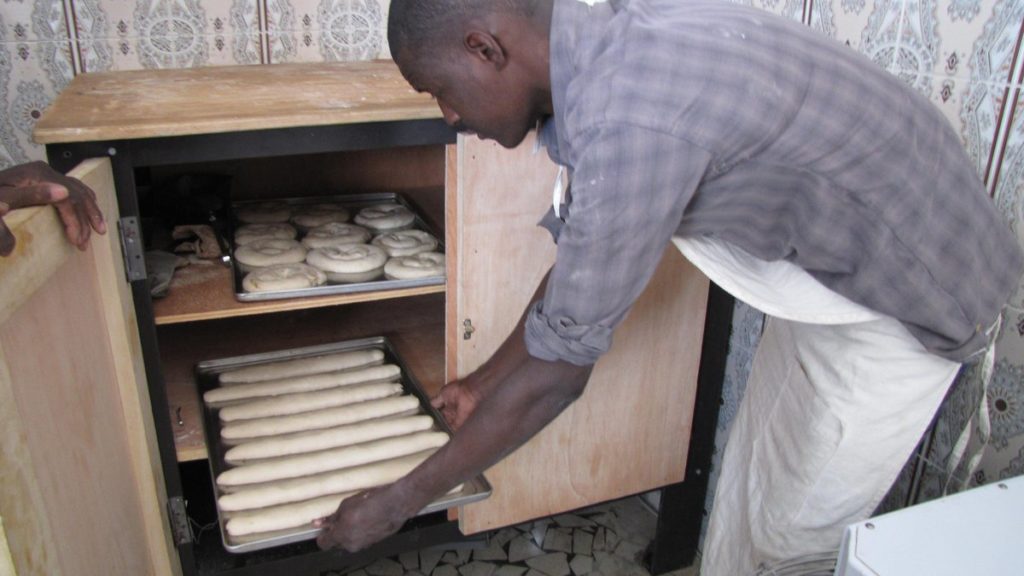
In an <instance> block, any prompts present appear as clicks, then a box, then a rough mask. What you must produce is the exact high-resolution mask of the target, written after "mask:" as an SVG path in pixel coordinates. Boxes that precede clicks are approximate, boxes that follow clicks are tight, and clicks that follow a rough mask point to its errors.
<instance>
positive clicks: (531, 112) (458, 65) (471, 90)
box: [397, 53, 540, 148]
mask: <svg viewBox="0 0 1024 576" xmlns="http://www.w3.org/2000/svg"><path fill="white" fill-rule="evenodd" d="M448 56H449V57H447V58H443V59H442V58H436V59H434V60H433V61H431V62H427V61H426V60H427V59H426V58H418V59H415V58H406V57H402V58H399V59H398V61H397V62H398V66H399V69H400V70H401V71H402V75H403V76H405V79H406V80H408V82H409V84H411V85H412V87H413V88H414V89H415V90H416V91H417V92H426V93H428V94H430V95H431V96H433V97H434V99H435V100H436V101H437V105H438V107H439V108H441V113H442V114H443V115H444V120H445V122H447V123H448V125H449V126H452V127H453V128H455V129H456V130H458V131H460V132H464V133H470V134H476V135H477V136H479V137H480V138H484V139H490V140H495V141H497V142H498V143H499V144H501V145H502V146H504V147H506V148H515V147H516V146H518V145H519V143H520V142H522V141H523V138H525V137H526V134H527V133H528V132H529V131H530V130H531V129H532V128H533V127H534V126H535V125H536V122H537V120H539V119H540V114H539V113H538V112H536V111H535V108H536V107H535V104H534V102H532V101H531V97H530V94H529V93H528V91H527V90H526V89H525V88H524V85H523V83H521V82H516V81H515V79H514V78H513V76H514V75H513V74H511V73H507V72H503V71H498V70H495V69H494V68H493V67H492V66H490V65H489V64H488V63H487V62H482V61H480V60H478V59H474V58H469V57H464V56H463V55H461V54H459V53H456V54H450V55H448Z"/></svg>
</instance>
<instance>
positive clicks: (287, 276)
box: [242, 262, 327, 292]
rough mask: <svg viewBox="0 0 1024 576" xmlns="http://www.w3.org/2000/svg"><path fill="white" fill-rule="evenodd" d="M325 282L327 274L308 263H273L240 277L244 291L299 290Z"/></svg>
mask: <svg viewBox="0 0 1024 576" xmlns="http://www.w3.org/2000/svg"><path fill="white" fill-rule="evenodd" d="M326 282H327V275H326V274H324V273H323V271H321V270H317V269H316V268H314V267H312V266H310V265H309V264H305V263H302V262H299V263H297V264H274V265H273V266H267V267H266V268H260V269H259V270H254V271H252V272H250V273H248V274H246V275H245V278H243V279H242V289H243V290H245V291H246V292H269V291H274V290H301V289H303V288H314V287H316V286H320V285H322V284H325V283H326Z"/></svg>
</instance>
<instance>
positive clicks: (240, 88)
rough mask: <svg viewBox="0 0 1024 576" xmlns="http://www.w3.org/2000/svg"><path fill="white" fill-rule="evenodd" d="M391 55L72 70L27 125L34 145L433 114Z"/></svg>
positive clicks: (437, 114) (435, 112) (436, 114)
mask: <svg viewBox="0 0 1024 576" xmlns="http://www.w3.org/2000/svg"><path fill="white" fill-rule="evenodd" d="M440 117H441V112H440V110H439V109H438V108H437V105H436V104H435V103H434V102H433V100H431V98H430V96H429V95H427V94H417V93H416V92H415V91H414V90H413V89H412V88H410V87H409V84H408V83H407V82H406V81H405V80H404V79H403V78H402V76H401V74H400V73H399V72H398V67H397V66H395V64H394V63H393V62H391V61H383V60H379V61H373V62H328V63H308V64H274V65H272V66H218V67H211V68H189V69H168V70H132V71H119V72H95V73H90V74H80V75H78V76H76V77H75V78H74V79H73V80H72V81H71V83H70V84H68V86H67V87H66V88H65V89H64V90H63V91H62V92H61V94H60V95H59V96H58V97H57V99H56V100H55V101H54V102H53V104H51V105H50V106H49V108H47V110H46V112H45V114H44V115H43V117H42V118H41V119H40V120H39V122H38V123H37V124H36V128H35V132H34V137H35V141H36V142H39V143H40V144H51V143H55V142H88V141H96V140H118V139H130V138H148V137H155V136H180V135H187V134H211V133H219V132H234V131H239V130H265V129H270V128H290V127H295V126H326V125H332V124H350V123H358V122H379V121H390V120H415V119H425V118H440Z"/></svg>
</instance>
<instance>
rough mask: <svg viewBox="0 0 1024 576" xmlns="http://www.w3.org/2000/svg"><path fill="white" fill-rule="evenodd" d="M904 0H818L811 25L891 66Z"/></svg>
mask: <svg viewBox="0 0 1024 576" xmlns="http://www.w3.org/2000/svg"><path fill="white" fill-rule="evenodd" d="M902 11H903V2H902V1H901V0H818V1H817V2H814V3H813V5H812V6H811V11H810V12H811V13H810V25H811V27H812V28H814V29H815V30H818V31H819V32H822V33H823V34H825V35H826V36H828V37H830V38H834V39H835V40H838V41H839V42H842V43H844V44H846V45H847V46H850V47H851V48H853V49H854V50H857V51H858V52H860V53H861V54H864V55H866V56H867V57H868V58H870V59H871V60H873V61H874V62H875V63H877V64H878V65H879V66H881V67H883V68H885V69H887V70H888V69H891V68H892V64H893V62H894V61H895V54H896V45H897V42H898V39H899V24H900V15H901V13H902Z"/></svg>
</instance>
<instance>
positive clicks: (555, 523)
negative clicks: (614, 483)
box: [326, 497, 697, 576]
mask: <svg viewBox="0 0 1024 576" xmlns="http://www.w3.org/2000/svg"><path fill="white" fill-rule="evenodd" d="M656 521H657V516H656V515H655V513H654V511H653V510H652V509H651V508H650V507H648V506H647V505H646V504H645V503H644V502H643V501H642V500H641V499H640V498H639V497H634V498H626V499H624V500H618V501H615V502H610V503H606V504H601V505H598V506H594V507H591V508H586V509H583V510H579V511H577V512H575V513H571V514H561V515H558V516H554V517H552V518H545V519H542V520H538V521H535V522H526V523H524V524H520V525H518V526H513V527H510V528H504V529H501V530H498V531H495V532H494V533H492V534H491V535H490V537H489V538H488V540H487V541H486V542H479V543H470V544H462V545H460V546H459V547H457V548H451V549H444V548H432V549H426V550H421V551H419V552H407V553H404V554H400V555H398V556H395V557H391V558H381V559H378V560H375V561H374V562H373V563H371V564H369V565H366V566H362V567H359V568H357V569H349V570H348V571H347V572H328V573H327V575H326V576H584V575H590V576H650V573H649V572H648V571H647V570H646V569H645V568H644V567H643V562H642V557H643V554H644V551H645V550H646V549H647V544H648V543H649V542H650V541H651V538H652V537H653V536H654V529H655V523H656ZM669 574H670V575H671V576H696V575H697V570H696V567H693V568H688V569H683V570H679V571H676V572H671V573H669ZM666 576H668V575H666Z"/></svg>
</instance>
